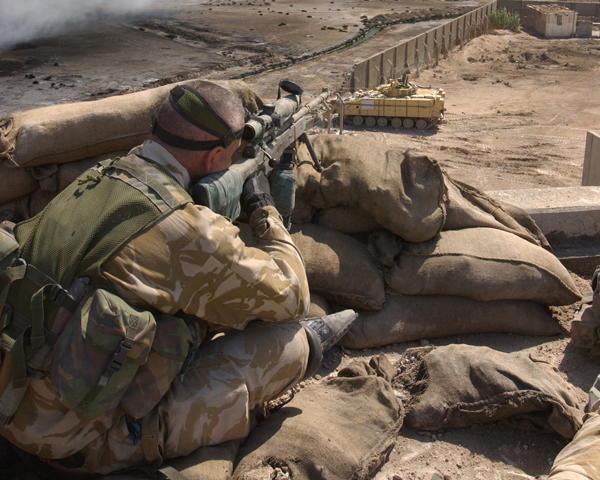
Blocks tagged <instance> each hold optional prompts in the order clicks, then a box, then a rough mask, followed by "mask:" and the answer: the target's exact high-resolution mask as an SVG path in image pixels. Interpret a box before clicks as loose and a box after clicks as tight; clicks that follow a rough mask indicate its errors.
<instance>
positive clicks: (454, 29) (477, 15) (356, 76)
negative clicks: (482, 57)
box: [342, 0, 496, 92]
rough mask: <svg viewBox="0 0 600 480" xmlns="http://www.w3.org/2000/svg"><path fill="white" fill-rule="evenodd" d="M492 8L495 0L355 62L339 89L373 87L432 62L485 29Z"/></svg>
mask: <svg viewBox="0 0 600 480" xmlns="http://www.w3.org/2000/svg"><path fill="white" fill-rule="evenodd" d="M495 9H496V0H494V1H493V2H491V3H489V4H487V5H484V6H483V7H480V8H478V9H476V10H473V11H471V12H469V13H467V14H466V15H462V16H460V17H457V18H455V19H453V20H450V21H449V22H447V23H445V24H443V25H440V26H439V27H436V28H434V29H432V30H429V31H428V32H425V33H422V34H421V35H418V36H416V37H413V38H411V39H408V40H405V41H403V42H401V43H399V44H398V45H396V46H394V47H391V48H389V49H387V50H385V51H383V52H381V53H378V54H376V55H373V56H372V57H369V58H367V59H366V60H363V61H362V62H360V63H357V64H355V65H354V68H353V70H352V73H351V75H350V78H349V79H348V81H347V82H346V83H345V84H344V85H343V86H342V91H343V92H346V91H350V92H354V91H356V90H360V89H364V88H374V87H376V86H378V85H380V84H382V83H385V82H387V81H388V80H389V79H390V78H401V77H402V74H404V73H412V72H417V73H418V72H419V69H420V68H422V67H425V66H430V65H435V64H436V63H437V62H438V60H439V57H440V56H445V55H446V54H447V53H448V52H449V51H450V50H452V49H453V48H455V47H456V46H461V47H462V45H464V44H465V43H466V42H468V41H469V40H471V39H472V38H474V37H476V36H479V35H481V34H482V33H484V32H485V31H486V30H487V25H488V16H489V14H490V13H491V12H493V11H494V10H495Z"/></svg>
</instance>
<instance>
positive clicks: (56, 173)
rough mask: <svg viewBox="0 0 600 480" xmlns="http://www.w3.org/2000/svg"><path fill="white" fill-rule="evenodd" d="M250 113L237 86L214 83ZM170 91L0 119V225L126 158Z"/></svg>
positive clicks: (251, 100) (252, 97)
mask: <svg viewBox="0 0 600 480" xmlns="http://www.w3.org/2000/svg"><path fill="white" fill-rule="evenodd" d="M215 83H217V84H219V85H221V86H223V87H225V88H228V89H229V90H231V91H232V92H234V93H235V94H236V95H237V96H238V98H240V100H241V101H242V103H243V105H244V107H246V108H247V109H248V110H249V111H251V112H253V111H255V110H256V109H257V108H259V107H261V106H262V100H261V99H260V97H259V96H258V94H257V93H256V92H255V91H254V90H252V89H251V88H250V87H248V86H247V85H246V84H245V83H244V82H242V81H233V80H231V81H218V82H215ZM173 87H174V84H172V85H164V86H162V87H158V88H154V89H150V90H145V91H142V92H137V93H132V94H129V95H120V96H114V97H109V98H105V99H102V100H96V101H91V102H79V103H70V104H63V105H53V106H50V107H43V108H38V109H34V110H29V111H25V112H16V113H13V114H11V115H8V116H6V117H4V118H2V119H0V221H1V220H13V221H14V220H20V219H22V218H28V217H30V216H32V215H34V214H36V213H38V212H39V211H41V209H42V208H43V207H44V206H45V205H46V204H47V203H48V202H49V201H50V200H51V199H52V198H53V197H54V196H56V194H57V193H58V192H60V191H61V190H62V189H63V188H64V187H65V186H66V185H68V184H69V183H70V182H71V181H73V180H74V179H75V178H77V176H79V174H81V173H83V171H85V170H86V169H87V168H89V167H90V166H93V165H94V164H95V163H96V162H97V161H100V160H103V159H105V158H111V157H114V156H118V155H122V154H124V153H127V152H128V151H129V150H130V149H131V148H133V147H135V146H137V145H139V144H140V143H142V142H143V141H144V140H145V139H146V138H147V136H148V133H149V129H150V124H151V116H152V113H153V112H154V111H155V110H156V109H157V108H158V107H159V106H160V104H161V103H162V101H163V100H164V99H165V97H166V96H167V95H168V93H169V91H170V90H171V89H172V88H173Z"/></svg>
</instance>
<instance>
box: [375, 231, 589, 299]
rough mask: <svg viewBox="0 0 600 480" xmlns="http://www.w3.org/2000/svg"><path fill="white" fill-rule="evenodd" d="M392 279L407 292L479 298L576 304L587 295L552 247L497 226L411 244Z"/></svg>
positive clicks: (447, 233) (398, 260) (395, 286)
mask: <svg viewBox="0 0 600 480" xmlns="http://www.w3.org/2000/svg"><path fill="white" fill-rule="evenodd" d="M385 280H386V282H387V284H388V285H389V286H390V288H392V289H393V290H395V291H396V292H398V293H402V294H405V295H455V296H462V297H467V298H472V299H473V300H480V301H490V300H531V301H534V302H538V303H543V304H546V305H570V304H571V303H574V302H576V301H578V300H579V299H580V298H581V294H580V292H579V290H578V289H577V286H576V285H575V283H574V282H573V279H572V278H571V276H570V275H569V272H568V271H567V269H566V268H565V267H564V266H563V265H562V264H561V263H560V261H559V260H558V259H557V258H556V257H555V256H554V255H553V254H551V253H550V252H548V251H546V250H544V249H543V248H541V247H538V246H537V245H534V244H532V243H530V242H528V241H526V240H523V239H522V238H520V237H518V236H516V235H513V234H512V233H508V232H504V231H502V230H497V229H493V228H466V229H463V230H449V231H444V232H441V233H440V235H439V236H437V237H435V238H433V239H431V240H429V241H427V242H421V243H405V244H404V246H403V249H402V253H400V255H398V256H397V257H396V262H395V264H394V266H393V267H392V268H391V269H389V270H388V271H387V272H386V274H385Z"/></svg>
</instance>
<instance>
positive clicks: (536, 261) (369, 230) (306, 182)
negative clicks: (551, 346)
mask: <svg viewBox="0 0 600 480" xmlns="http://www.w3.org/2000/svg"><path fill="white" fill-rule="evenodd" d="M313 146H314V149H315V151H316V153H317V156H319V158H320V159H321V162H322V164H323V166H324V167H325V168H324V170H323V171H322V172H320V173H319V172H317V170H316V169H315V168H313V166H312V161H311V159H310V156H309V154H308V152H307V150H306V149H305V147H300V148H299V151H298V161H299V168H298V190H297V199H296V210H295V212H294V217H293V221H294V226H293V227H292V237H293V238H294V241H295V243H296V245H297V246H298V248H299V249H300V251H301V252H302V254H303V256H304V260H305V264H306V269H307V275H308V281H309V285H310V288H311V294H313V295H314V297H315V299H314V300H313V305H312V307H311V314H315V315H320V314H323V313H331V312H333V311H337V310H341V309H344V308H354V309H357V310H358V311H359V318H358V320H357V322H356V323H355V325H354V326H353V327H352V328H351V330H350V331H349V333H348V334H347V335H346V336H345V337H344V338H343V339H342V341H341V342H340V343H341V345H343V346H345V347H347V348H359V349H362V348H368V347H376V346H381V345H386V344H390V343H400V342H409V341H414V340H420V339H424V338H440V337H446V336H453V335H464V334H471V333H488V332H490V333H491V332H495V333H515V334H523V335H552V334H557V333H559V331H560V329H559V325H558V324H557V322H556V321H555V320H554V319H553V318H552V316H551V314H550V313H549V310H548V308H547V306H548V305H566V304H571V303H574V302H576V301H578V300H579V298H580V293H579V291H578V289H577V287H576V285H575V284H574V282H573V280H572V278H571V276H570V274H569V272H568V271H567V270H566V269H565V268H564V267H563V265H562V264H561V263H560V262H559V261H558V259H557V258H556V257H555V256H554V255H553V254H552V253H551V248H550V246H549V245H548V243H547V241H546V239H545V238H544V236H543V234H542V233H541V231H540V230H539V228H537V226H536V225H535V223H534V222H533V220H532V219H531V218H530V217H529V216H528V215H527V214H526V213H525V212H524V211H522V210H519V209H518V208H516V207H514V206H510V205H503V204H500V203H498V202H497V201H495V200H493V199H491V198H489V197H487V196H486V195H485V194H484V193H483V192H480V191H478V190H477V189H475V188H473V187H471V186H469V185H465V184H462V183H460V182H457V181H455V180H453V179H451V178H450V177H449V176H448V175H447V174H446V173H445V172H444V171H443V170H442V169H441V168H440V166H439V165H438V163H437V162H436V161H435V160H432V159H430V158H428V157H426V156H417V155H413V154H412V153H411V152H410V151H402V150H400V149H393V148H389V147H387V146H385V145H382V144H379V143H377V142H375V141H372V140H365V139H364V138H358V137H350V136H348V137H346V136H342V137H340V136H336V135H319V136H316V137H313Z"/></svg>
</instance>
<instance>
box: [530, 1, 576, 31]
mask: <svg viewBox="0 0 600 480" xmlns="http://www.w3.org/2000/svg"><path fill="white" fill-rule="evenodd" d="M524 23H525V24H526V25H527V26H529V27H532V28H534V29H535V31H536V32H537V33H539V34H540V35H543V36H544V37H572V36H573V35H575V31H576V27H577V12H575V11H573V10H569V9H568V8H565V7H561V6H560V5H556V4H554V5H528V6H527V15H526V21H525V22H524Z"/></svg>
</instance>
